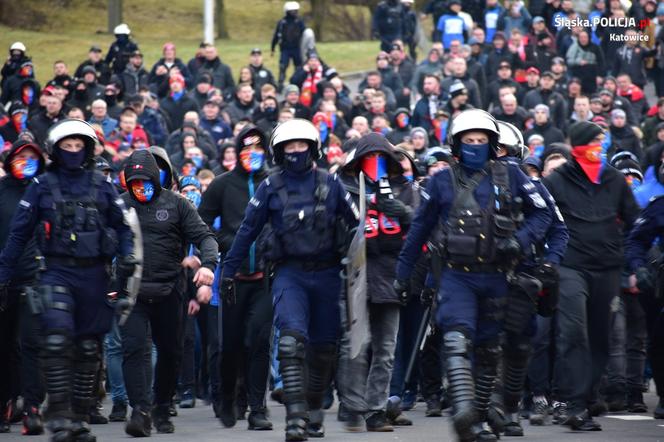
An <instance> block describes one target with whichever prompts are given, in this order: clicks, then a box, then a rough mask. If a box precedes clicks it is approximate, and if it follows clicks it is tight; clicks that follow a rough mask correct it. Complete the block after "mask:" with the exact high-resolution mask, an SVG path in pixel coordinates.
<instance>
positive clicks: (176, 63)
mask: <svg viewBox="0 0 664 442" xmlns="http://www.w3.org/2000/svg"><path fill="white" fill-rule="evenodd" d="M174 69H177V71H178V72H179V73H180V75H182V76H183V77H184V81H185V84H186V85H187V86H189V87H191V86H192V82H193V78H192V75H191V73H190V72H189V68H187V65H185V64H184V62H183V61H182V60H181V59H180V58H178V57H176V56H175V44H174V43H172V42H170V41H169V42H166V43H164V45H163V46H162V57H161V58H160V59H159V60H158V61H157V62H156V63H155V64H154V65H153V66H152V69H151V70H150V74H149V75H148V80H147V82H148V84H149V85H150V89H151V90H152V91H153V92H156V93H157V94H158V95H160V96H164V95H166V91H168V79H169V78H170V76H171V71H172V70H174ZM131 93H132V94H133V93H134V92H131Z"/></svg>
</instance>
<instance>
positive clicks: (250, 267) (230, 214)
mask: <svg viewBox="0 0 664 442" xmlns="http://www.w3.org/2000/svg"><path fill="white" fill-rule="evenodd" d="M252 131H254V132H256V134H257V135H258V136H260V137H261V138H262V143H263V144H262V145H263V146H266V144H267V139H266V137H265V135H264V134H263V133H262V132H261V131H260V130H259V129H258V128H256V127H255V126H253V125H247V126H246V127H244V128H243V129H242V130H241V131H240V133H239V134H238V136H237V137H236V139H235V145H236V146H238V149H240V147H241V146H242V139H244V138H245V137H246V136H247V135H248V134H249V133H250V132H252ZM239 157H240V153H239V152H238V162H237V165H236V166H235V168H234V169H233V170H231V171H230V172H226V173H223V174H222V175H219V176H218V177H216V178H215V179H214V180H212V182H211V183H210V186H209V187H208V189H207V191H206V192H205V193H204V194H203V199H202V201H201V205H200V207H199V208H198V213H200V215H201V218H203V221H205V223H206V224H207V225H209V226H212V225H213V224H214V220H215V219H216V218H217V217H221V219H222V223H221V229H220V230H219V231H217V232H216V234H217V242H218V243H219V250H220V251H221V253H222V254H223V253H226V252H228V251H229V250H230V248H231V245H232V244H233V240H234V239H235V234H236V232H237V231H238V229H239V228H240V225H241V224H242V220H243V219H244V212H245V209H246V208H247V204H249V200H250V199H251V197H252V196H253V192H254V191H256V190H257V189H258V186H259V185H260V184H261V182H262V181H263V180H264V179H265V178H266V177H267V171H266V170H265V167H264V168H263V169H261V170H260V171H258V172H254V173H252V174H249V173H248V172H247V171H246V170H245V169H244V167H242V164H241V162H240V159H239ZM266 160H267V156H266ZM252 188H253V191H252ZM260 241H262V240H261V239H260V237H259V239H258V240H257V241H256V242H257V243H259V242H260ZM254 249H255V251H254V254H253V256H252V254H251V253H250V254H249V256H248V257H247V258H246V259H245V260H244V261H243V262H242V265H241V266H240V268H239V269H238V273H241V274H244V275H246V274H251V273H255V272H259V271H262V270H263V269H264V263H263V260H262V259H261V256H259V255H260V253H259V252H260V251H261V250H262V249H263V248H262V247H259V246H258V245H257V246H256V247H254Z"/></svg>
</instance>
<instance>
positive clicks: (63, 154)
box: [58, 149, 86, 170]
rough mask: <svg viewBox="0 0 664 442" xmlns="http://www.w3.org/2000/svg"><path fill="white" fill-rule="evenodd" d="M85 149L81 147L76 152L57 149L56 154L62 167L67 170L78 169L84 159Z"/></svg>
mask: <svg viewBox="0 0 664 442" xmlns="http://www.w3.org/2000/svg"><path fill="white" fill-rule="evenodd" d="M85 154H86V152H85V149H81V150H79V151H78V152H68V151H66V150H62V149H58V156H59V157H60V160H61V161H62V167H64V168H65V169H67V170H78V169H80V168H81V166H83V161H85Z"/></svg>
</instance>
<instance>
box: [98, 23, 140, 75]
mask: <svg viewBox="0 0 664 442" xmlns="http://www.w3.org/2000/svg"><path fill="white" fill-rule="evenodd" d="M113 34H114V35H115V41H114V42H113V43H111V46H110V47H109V48H108V52H107V53H106V58H105V59H104V62H105V63H106V65H108V66H109V67H110V68H111V71H112V72H113V73H114V74H116V75H120V74H121V73H122V71H124V68H125V66H126V65H127V62H128V61H129V56H130V55H131V54H133V53H134V52H135V51H138V44H136V42H134V41H133V40H132V39H131V36H130V34H131V30H130V29H129V26H127V24H125V23H120V24H119V25H117V26H116V27H115V28H114V29H113Z"/></svg>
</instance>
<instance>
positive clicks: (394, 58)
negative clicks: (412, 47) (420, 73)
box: [389, 41, 415, 107]
mask: <svg viewBox="0 0 664 442" xmlns="http://www.w3.org/2000/svg"><path fill="white" fill-rule="evenodd" d="M389 55H390V65H391V67H392V69H393V71H394V72H396V74H397V75H399V77H401V82H402V83H403V89H401V91H395V95H396V99H397V107H408V106H410V98H411V93H412V89H411V83H412V81H413V78H414V74H415V62H414V60H413V59H412V58H410V57H409V56H408V55H407V54H406V52H405V51H404V49H403V43H402V42H398V41H397V42H393V43H392V46H391V48H390V52H389Z"/></svg>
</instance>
